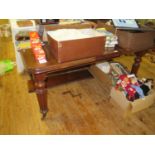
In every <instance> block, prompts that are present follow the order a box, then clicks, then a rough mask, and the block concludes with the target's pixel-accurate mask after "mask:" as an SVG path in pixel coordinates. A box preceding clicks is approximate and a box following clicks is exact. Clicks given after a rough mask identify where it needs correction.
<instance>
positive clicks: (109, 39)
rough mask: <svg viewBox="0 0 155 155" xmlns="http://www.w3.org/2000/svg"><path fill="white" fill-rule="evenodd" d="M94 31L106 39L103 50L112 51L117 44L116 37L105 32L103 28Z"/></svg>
mask: <svg viewBox="0 0 155 155" xmlns="http://www.w3.org/2000/svg"><path fill="white" fill-rule="evenodd" d="M96 30H97V31H98V32H100V33H102V34H103V36H105V37H106V42H105V49H107V50H114V48H115V46H116V45H117V44H118V37H117V36H116V35H115V34H113V33H111V32H109V31H107V30H106V29H105V28H98V29H96Z"/></svg>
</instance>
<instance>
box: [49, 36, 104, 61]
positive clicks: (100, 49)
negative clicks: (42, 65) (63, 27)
mask: <svg viewBox="0 0 155 155" xmlns="http://www.w3.org/2000/svg"><path fill="white" fill-rule="evenodd" d="M48 43H49V46H50V49H51V52H52V54H53V55H54V56H55V58H56V59H57V61H58V62H59V63H62V62H67V61H73V60H79V59H84V58H89V57H95V56H100V55H103V53H104V44H105V37H103V36H97V37H92V38H83V39H73V40H64V41H57V40H55V39H54V38H52V37H51V36H50V35H49V34H48Z"/></svg>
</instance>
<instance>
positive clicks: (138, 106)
mask: <svg viewBox="0 0 155 155" xmlns="http://www.w3.org/2000/svg"><path fill="white" fill-rule="evenodd" d="M110 96H111V99H112V100H114V101H115V102H116V103H117V104H118V105H119V106H120V107H121V108H122V110H124V111H125V112H128V114H130V113H135V112H138V111H141V110H144V109H146V108H148V107H149V106H151V105H152V104H154V103H155V91H153V90H152V91H151V92H150V94H149V95H148V96H145V99H137V100H135V101H134V102H131V101H128V100H127V99H126V96H125V94H124V92H122V91H119V90H116V89H115V88H114V87H112V89H111V92H110Z"/></svg>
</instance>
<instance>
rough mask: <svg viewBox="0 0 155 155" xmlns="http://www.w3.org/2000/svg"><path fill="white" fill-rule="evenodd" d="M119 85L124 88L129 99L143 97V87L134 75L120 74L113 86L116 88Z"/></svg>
mask: <svg viewBox="0 0 155 155" xmlns="http://www.w3.org/2000/svg"><path fill="white" fill-rule="evenodd" d="M119 87H121V88H122V89H123V90H124V92H125V94H126V97H127V99H128V100H129V101H134V100H135V99H138V98H143V99H145V98H144V97H145V95H144V93H143V89H142V88H141V87H140V84H139V82H138V80H137V78H136V77H135V76H134V75H126V74H122V75H120V76H119V80H118V81H117V84H116V87H115V88H116V89H118V88H119Z"/></svg>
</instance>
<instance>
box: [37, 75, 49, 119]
mask: <svg viewBox="0 0 155 155" xmlns="http://www.w3.org/2000/svg"><path fill="white" fill-rule="evenodd" d="M45 80H46V76H45V75H44V74H41V75H35V90H36V95H37V99H38V102H39V106H40V112H41V113H42V119H44V118H45V117H46V114H47V112H48V107H47V89H46V81H45Z"/></svg>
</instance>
